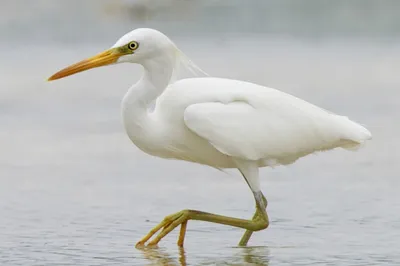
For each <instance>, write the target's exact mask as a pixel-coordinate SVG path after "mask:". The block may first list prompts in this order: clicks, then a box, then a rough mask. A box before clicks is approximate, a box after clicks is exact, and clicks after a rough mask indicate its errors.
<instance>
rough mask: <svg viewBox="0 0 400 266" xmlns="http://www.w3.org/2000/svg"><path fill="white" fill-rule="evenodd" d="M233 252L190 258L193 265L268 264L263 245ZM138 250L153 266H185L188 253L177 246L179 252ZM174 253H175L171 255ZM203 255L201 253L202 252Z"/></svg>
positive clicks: (267, 254)
mask: <svg viewBox="0 0 400 266" xmlns="http://www.w3.org/2000/svg"><path fill="white" fill-rule="evenodd" d="M233 250H234V252H233V253H230V254H229V255H224V254H223V253H222V252H221V253H222V254H221V256H220V257H219V258H210V259H201V261H198V259H197V258H193V259H192V260H194V261H196V262H193V261H192V263H191V264H195V265H248V264H249V265H258V266H268V265H269V249H268V248H267V247H264V246H260V247H245V248H236V249H233ZM140 251H141V252H142V254H143V257H144V258H145V259H146V260H147V261H148V262H149V264H148V265H154V266H156V265H157V266H178V265H179V266H186V265H187V257H188V256H189V257H190V254H189V255H188V254H187V253H186V252H185V250H184V248H179V252H178V253H177V254H176V253H173V252H167V251H166V250H165V249H162V248H142V249H140ZM173 254H176V255H173ZM202 257H203V254H202Z"/></svg>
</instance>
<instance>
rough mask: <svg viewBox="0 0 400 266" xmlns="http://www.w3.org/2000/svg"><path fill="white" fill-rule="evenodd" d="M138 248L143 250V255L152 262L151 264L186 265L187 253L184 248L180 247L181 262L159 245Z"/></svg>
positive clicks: (164, 265)
mask: <svg viewBox="0 0 400 266" xmlns="http://www.w3.org/2000/svg"><path fill="white" fill-rule="evenodd" d="M138 249H139V250H140V251H141V252H142V254H143V257H144V258H145V259H146V260H148V261H149V262H150V263H151V264H150V265H162V266H174V265H180V266H186V254H185V250H184V248H179V259H178V261H179V262H177V261H176V260H175V258H174V257H173V256H172V255H170V254H168V253H167V252H166V251H165V250H163V249H161V248H158V247H154V248H153V247H152V248H148V247H143V248H138Z"/></svg>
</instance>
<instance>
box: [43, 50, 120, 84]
mask: <svg viewBox="0 0 400 266" xmlns="http://www.w3.org/2000/svg"><path fill="white" fill-rule="evenodd" d="M121 55H123V54H121V53H120V52H119V51H118V50H117V49H109V50H106V51H104V52H102V53H99V54H97V55H95V56H93V57H90V58H87V59H85V60H82V61H80V62H78V63H76V64H73V65H71V66H69V67H66V68H64V69H62V70H60V71H58V72H57V73H55V74H54V75H52V76H51V77H50V78H48V81H51V80H56V79H60V78H64V77H67V76H70V75H73V74H76V73H79V72H82V71H85V70H88V69H91V68H95V67H101V66H105V65H109V64H113V63H115V62H117V60H118V58H119V57H120V56H121Z"/></svg>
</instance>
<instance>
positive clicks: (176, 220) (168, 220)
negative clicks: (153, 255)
mask: <svg viewBox="0 0 400 266" xmlns="http://www.w3.org/2000/svg"><path fill="white" fill-rule="evenodd" d="M190 213H191V210H183V211H180V212H177V213H174V214H171V215H168V216H167V217H165V218H164V220H162V222H161V223H159V224H158V225H157V226H155V227H154V228H153V229H151V230H150V232H149V233H148V234H147V235H145V236H144V237H143V238H142V239H141V240H140V241H139V242H137V243H136V247H137V248H139V247H144V246H146V242H147V241H149V240H150V238H152V237H153V236H154V235H155V234H156V233H157V232H158V231H159V230H160V229H161V228H162V230H161V232H160V233H159V234H158V235H157V236H156V237H155V238H154V239H153V240H151V241H150V242H148V244H147V246H148V247H152V246H157V244H158V242H160V240H161V239H163V238H164V237H165V236H166V235H167V234H169V233H170V232H171V231H172V230H174V229H175V228H176V227H178V226H179V225H181V230H180V233H179V238H178V242H177V244H178V246H180V247H182V246H183V241H184V240H185V234H186V226H187V221H188V220H189V218H190Z"/></svg>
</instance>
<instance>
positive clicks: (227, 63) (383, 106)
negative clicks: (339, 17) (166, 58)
mask: <svg viewBox="0 0 400 266" xmlns="http://www.w3.org/2000/svg"><path fill="white" fill-rule="evenodd" d="M84 10H86V9H84ZM43 12H44V14H47V13H46V12H45V11H43ZM83 14H85V13H84V12H83ZM53 16H54V15H52V16H48V17H53ZM80 16H82V14H80V15H77V17H78V18H79V17H80ZM44 17H46V16H44ZM3 19H4V17H3ZM27 21H28V22H29V20H27ZM28 22H25V24H24V23H23V22H20V24H21V25H24V27H26V28H29V23H28ZM36 23H38V22H36ZM114 23H115V24H116V25H118V23H116V22H114ZM93 24H94V23H93ZM13 25H14V24H13ZM120 25H122V26H121V27H124V29H121V28H120V29H118V30H116V31H118V32H114V33H113V34H111V33H110V32H108V31H107V33H106V34H105V35H107V36H106V37H104V38H100V37H99V36H97V37H96V41H93V42H91V41H90V38H87V39H86V40H85V41H84V42H83V43H78V42H77V41H74V42H72V41H71V42H68V43H65V42H63V41H62V40H63V38H66V37H65V36H63V35H62V34H60V33H59V32H57V33H54V35H59V36H61V37H60V39H59V40H53V41H52V42H50V43H49V42H47V41H46V42H45V41H43V42H41V41H40V38H39V37H38V36H42V35H43V36H45V37H47V38H48V39H51V38H52V37H51V36H54V35H52V32H53V31H54V29H57V27H58V26H57V25H55V26H54V25H50V26H48V27H49V29H47V28H46V27H44V29H43V28H42V29H41V33H40V34H39V35H37V36H36V35H35V36H36V37H35V38H36V39H35V40H34V41H32V42H30V43H29V47H28V48H27V47H26V46H25V45H24V44H26V42H23V41H21V40H24V38H23V37H24V36H23V35H18V34H15V33H14V34H15V36H13V37H12V38H11V37H10V39H9V40H7V41H5V42H3V43H2V44H0V46H1V47H2V49H1V51H2V52H1V53H2V54H1V58H2V60H1V61H0V70H1V73H2V77H1V80H0V121H1V123H0V147H1V152H0V171H1V173H0V214H1V215H0V265H272V266H273V265H398V264H400V253H399V250H400V241H399V239H400V195H399V193H398V191H399V186H400V179H399V178H398V172H399V170H400V166H399V164H398V160H399V158H400V154H399V152H398V150H400V149H399V148H400V141H399V139H398V135H399V133H400V127H399V124H398V117H399V113H400V107H399V106H400V105H399V104H398V103H399V100H398V99H399V96H400V92H399V86H400V78H399V75H398V73H397V71H396V70H397V69H399V68H400V48H399V47H400V46H398V43H397V42H396V41H387V39H386V40H385V41H383V40H381V39H373V40H365V39H362V38H361V39H348V38H338V37H335V38H330V39H320V40H316V39H313V38H311V39H307V38H298V37H282V36H280V37H277V36H270V35H268V34H257V35H252V36H246V37H245V38H239V39H238V38H236V37H235V36H224V37H221V36H219V35H218V34H213V32H212V31H211V32H210V35H209V36H208V37H207V38H204V37H202V36H203V35H201V36H200V35H198V36H197V35H196V36H193V37H190V38H189V37H188V36H187V35H186V36H185V35H182V34H175V35H173V36H171V37H174V36H175V37H174V38H173V39H174V40H176V42H177V44H178V45H179V46H180V48H181V49H182V50H183V51H185V53H186V54H188V55H189V56H190V57H191V58H192V59H193V60H194V61H195V62H196V63H197V64H199V65H200V66H201V67H202V68H204V69H205V70H206V71H207V72H209V73H210V74H212V75H214V76H223V77H230V78H236V79H244V80H249V81H252V82H256V83H260V84H263V85H267V86H271V87H276V88H279V89H281V90H283V91H286V92H289V93H292V94H294V95H296V96H299V97H301V98H303V99H305V100H308V101H310V102H313V103H315V104H317V105H319V106H321V107H324V108H326V109H329V110H331V111H333V112H337V113H340V114H344V115H347V116H349V117H350V118H352V119H354V120H355V121H358V122H360V123H362V124H364V125H366V126H367V128H368V129H370V130H371V132H372V134H373V140H372V141H370V142H369V143H368V144H367V145H366V147H364V148H363V149H361V150H360V151H358V152H356V153H354V152H347V151H343V150H336V151H332V152H327V153H323V154H319V155H317V156H309V157H307V158H304V159H302V160H299V161H298V162H296V164H294V165H291V166H289V167H278V168H275V169H263V170H262V171H261V176H262V188H263V191H264V193H265V194H266V196H267V198H268V200H269V205H268V212H269V216H270V220H271V221H270V222H271V223H270V227H269V228H268V229H267V230H265V231H261V232H257V233H254V234H253V237H252V239H251V240H250V243H249V244H250V247H248V248H238V247H236V245H237V243H238V241H239V239H240V237H241V234H242V233H243V231H242V230H240V229H236V228H230V227H226V226H220V225H214V224H208V223H202V222H192V221H190V222H189V224H188V232H187V236H186V241H185V249H184V250H180V249H179V248H177V247H176V244H175V243H176V239H177V232H173V233H171V234H170V235H169V236H167V237H166V238H165V239H164V240H163V241H162V242H161V243H160V247H159V248H158V249H145V250H137V249H135V248H134V244H135V243H136V241H138V240H139V239H140V238H141V237H142V236H143V235H144V234H146V233H147V232H148V231H149V230H150V229H151V228H152V227H153V226H155V225H156V224H157V223H158V222H159V221H160V220H161V219H162V218H163V217H164V216H165V215H168V214H170V213H173V212H176V211H179V210H181V209H185V208H191V209H199V210H204V211H208V212H214V213H218V214H224V215H230V216H234V217H243V218H246V217H248V218H250V217H251V216H252V213H253V199H252V195H251V193H250V190H249V189H248V188H247V186H246V184H245V182H244V180H242V178H241V177H240V176H239V174H238V173H236V172H234V171H229V172H228V173H221V172H219V171H216V170H213V169H209V168H207V167H203V166H200V165H195V164H190V163H185V162H179V161H167V160H163V159H159V158H154V157H150V156H148V155H145V154H143V153H142V152H140V151H139V150H138V149H137V148H136V147H135V146H133V144H131V143H130V141H129V139H128V138H127V136H126V135H125V133H124V131H123V127H122V123H121V119H120V110H119V104H120V101H121V99H122V96H123V94H124V93H125V91H126V89H127V88H128V87H129V86H130V84H131V83H132V82H133V81H134V80H136V79H137V78H138V77H139V75H140V68H139V67H136V66H134V67H132V66H128V65H118V66H114V67H109V68H102V69H97V70H93V71H89V72H87V73H82V74H79V75H76V76H74V77H70V78H68V79H65V80H62V81H57V82H52V83H46V82H45V81H44V80H45V79H46V78H47V77H48V76H49V75H50V74H52V73H53V72H54V71H56V70H58V69H59V68H61V67H64V66H65V65H68V64H70V63H72V62H74V61H77V60H80V59H81V58H84V57H87V56H89V55H92V54H93V53H96V52H98V51H100V50H102V49H104V48H105V47H108V46H109V45H111V44H112V42H113V41H114V39H113V38H118V36H119V35H121V34H123V33H124V31H125V29H126V28H127V23H126V22H120ZM135 25H136V24H135ZM160 25H161V24H160ZM90 26H91V27H94V26H93V25H91V24H90ZM24 27H22V26H21V27H17V28H16V29H19V30H20V31H21V32H24ZM52 27H54V29H53V28H52ZM78 27H79V26H74V27H73V29H75V30H76V31H78V32H79V28H78ZM160 27H162V25H161V26H160ZM128 28H129V27H128ZM2 29H3V30H5V29H6V27H3V28H2ZM46 29H47V30H46ZM6 30H8V31H10V29H6ZM64 30H65V32H69V31H68V30H71V29H68V28H67V29H64ZM104 30H105V29H104ZM107 30H108V29H107ZM101 31H102V29H101V28H96V29H95V30H94V32H98V33H101ZM105 31H106V30H105ZM65 34H67V33H65ZM9 36H11V33H10V35H9ZM32 36H33V35H32ZM75 37H76V36H75ZM86 37H87V36H86ZM66 39H68V38H66ZM71 39H73V37H71ZM88 39H89V41H88ZM9 47H12V49H8V48H9Z"/></svg>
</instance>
